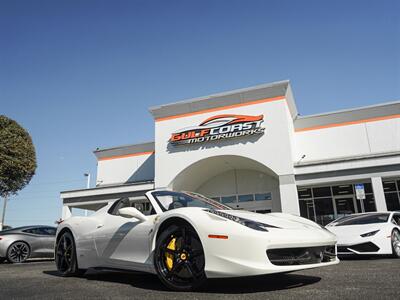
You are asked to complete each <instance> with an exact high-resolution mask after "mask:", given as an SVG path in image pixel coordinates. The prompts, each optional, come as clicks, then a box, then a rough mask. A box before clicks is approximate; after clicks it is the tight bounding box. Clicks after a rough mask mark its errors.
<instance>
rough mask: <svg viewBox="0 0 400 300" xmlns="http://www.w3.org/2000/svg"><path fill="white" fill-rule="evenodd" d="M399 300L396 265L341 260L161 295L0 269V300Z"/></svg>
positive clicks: (39, 269)
mask: <svg viewBox="0 0 400 300" xmlns="http://www.w3.org/2000/svg"><path fill="white" fill-rule="evenodd" d="M24 298H29V299H90V298H95V299H110V298H113V299H128V298H129V299H185V298H186V299H214V298H215V299H217V298H218V299H230V300H232V299H294V298H296V299H400V259H390V258H373V259H371V258H369V259H357V260H355V259H350V260H349V259H346V260H342V262H341V263H340V264H339V265H336V266H331V267H326V268H320V269H314V270H307V271H301V272H296V273H291V274H280V275H273V276H272V275H268V276H261V277H252V278H237V279H236V278H235V279H218V280H210V281H209V283H208V284H207V286H206V287H205V288H204V289H203V290H202V291H199V292H195V293H176V292H171V291H168V290H166V289H165V288H164V287H163V285H162V284H161V283H160V282H159V281H158V279H157V277H156V276H153V275H149V274H142V273H140V274H139V273H120V272H100V271H89V272H88V273H87V274H86V275H85V276H83V277H80V278H62V277H59V276H58V275H57V272H56V270H55V266H54V262H53V261H31V262H27V263H24V264H19V265H11V264H0V299H24Z"/></svg>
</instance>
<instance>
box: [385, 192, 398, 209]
mask: <svg viewBox="0 0 400 300" xmlns="http://www.w3.org/2000/svg"><path fill="white" fill-rule="evenodd" d="M385 198H386V206H387V210H388V211H391V210H400V202H399V194H398V193H397V192H392V193H385Z"/></svg>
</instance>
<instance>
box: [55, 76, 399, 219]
mask: <svg viewBox="0 0 400 300" xmlns="http://www.w3.org/2000/svg"><path fill="white" fill-rule="evenodd" d="M150 112H151V114H152V115H153V118H154V121H155V139H154V141H152V142H148V143H141V144H133V145H127V146H118V147H113V148H107V149H97V150H95V151H94V155H95V156H96V158H97V178H96V187H95V188H90V189H84V190H73V191H65V192H62V193H61V198H62V200H63V218H64V219H65V218H68V217H69V216H70V215H71V212H72V211H73V208H80V209H91V210H95V209H97V208H99V207H101V206H103V205H104V204H105V203H108V202H109V201H111V200H114V199H118V198H120V197H123V196H127V197H132V198H143V197H144V194H145V193H146V192H147V191H149V190H151V189H154V188H169V189H172V190H176V191H182V190H186V191H194V192H198V193H201V194H204V195H206V196H208V197H211V198H213V199H215V200H217V201H220V202H222V203H225V204H227V205H229V206H231V207H233V208H235V209H245V210H251V211H255V212H259V213H268V212H285V213H291V214H297V215H301V216H304V217H306V218H309V219H312V220H315V221H317V222H318V223H320V224H326V223H327V222H329V221H331V220H333V219H334V218H336V217H339V216H342V215H345V214H349V213H357V212H369V211H386V210H400V200H399V199H400V101H397V102H390V103H383V104H378V105H373V106H367V107H359V108H351V109H346V110H340V111H334V112H328V113H322V114H317V115H309V116H301V115H300V114H299V112H298V110H297V106H296V102H295V100H294V98H293V94H292V91H291V87H290V83H289V82H288V81H282V82H276V83H271V84H264V85H259V86H255V87H251V88H245V89H240V90H234V91H229V92H224V93H220V94H214V95H209V96H205V97H200V98H195V99H190V100H186V101H180V102H176V103H171V104H165V105H160V106H157V107H152V108H150ZM132 130H133V129H132Z"/></svg>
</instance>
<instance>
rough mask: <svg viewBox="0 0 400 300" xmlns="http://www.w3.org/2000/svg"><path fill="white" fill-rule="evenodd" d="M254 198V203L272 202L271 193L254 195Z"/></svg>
mask: <svg viewBox="0 0 400 300" xmlns="http://www.w3.org/2000/svg"><path fill="white" fill-rule="evenodd" d="M254 197H255V200H256V201H265V200H272V195H271V193H264V194H255V195H254Z"/></svg>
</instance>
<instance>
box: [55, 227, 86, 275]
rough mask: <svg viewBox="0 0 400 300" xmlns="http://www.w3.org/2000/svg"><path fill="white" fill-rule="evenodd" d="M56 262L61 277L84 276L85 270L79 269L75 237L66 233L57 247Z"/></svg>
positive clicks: (59, 240)
mask: <svg viewBox="0 0 400 300" xmlns="http://www.w3.org/2000/svg"><path fill="white" fill-rule="evenodd" d="M55 261H56V266H57V270H58V272H59V273H60V275H61V276H76V275H82V274H83V273H84V272H85V270H80V269H78V261H77V259H76V248H75V241H74V237H73V236H72V234H71V233H70V232H69V231H64V233H63V234H62V235H61V237H60V238H59V239H58V242H57V245H56V253H55Z"/></svg>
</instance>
